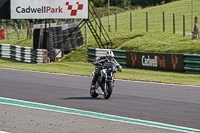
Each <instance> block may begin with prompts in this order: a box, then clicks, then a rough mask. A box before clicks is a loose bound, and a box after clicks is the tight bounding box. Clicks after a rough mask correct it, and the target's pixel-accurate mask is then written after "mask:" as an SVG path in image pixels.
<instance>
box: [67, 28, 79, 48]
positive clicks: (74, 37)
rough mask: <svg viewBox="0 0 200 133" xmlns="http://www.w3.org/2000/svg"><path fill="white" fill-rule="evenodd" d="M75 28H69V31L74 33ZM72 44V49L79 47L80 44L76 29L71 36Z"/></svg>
mask: <svg viewBox="0 0 200 133" xmlns="http://www.w3.org/2000/svg"><path fill="white" fill-rule="evenodd" d="M73 30H74V28H69V32H70V33H72V31H73ZM71 45H72V49H73V50H75V49H77V47H78V45H77V42H76V31H74V32H73V33H72V36H71Z"/></svg>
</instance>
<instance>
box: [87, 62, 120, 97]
mask: <svg viewBox="0 0 200 133" xmlns="http://www.w3.org/2000/svg"><path fill="white" fill-rule="evenodd" d="M121 69H122V67H121V66H119V65H118V66H117V65H116V64H115V63H114V62H108V63H107V65H105V66H102V68H101V71H100V76H99V77H98V79H97V81H96V83H95V85H94V87H90V95H91V97H93V98H96V97H97V96H98V95H103V96H104V98H105V99H109V98H110V96H111V94H112V91H113V87H114V73H116V71H119V72H121ZM92 75H93V76H95V75H94V72H92Z"/></svg>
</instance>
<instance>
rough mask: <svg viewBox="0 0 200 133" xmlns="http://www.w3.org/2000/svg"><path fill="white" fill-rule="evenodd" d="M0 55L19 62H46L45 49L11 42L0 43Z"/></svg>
mask: <svg viewBox="0 0 200 133" xmlns="http://www.w3.org/2000/svg"><path fill="white" fill-rule="evenodd" d="M0 57H1V58H8V59H12V60H16V61H20V62H27V63H37V64H42V63H45V62H48V60H47V59H48V58H47V50H45V49H33V48H31V47H21V46H17V45H11V44H0Z"/></svg>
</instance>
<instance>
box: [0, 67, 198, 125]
mask: <svg viewBox="0 0 200 133" xmlns="http://www.w3.org/2000/svg"><path fill="white" fill-rule="evenodd" d="M169 78H170V77H169ZM91 79H92V78H91V77H84V76H74V75H64V74H63V75H59V74H49V73H40V72H31V71H22V70H11V69H4V68H0V97H6V98H12V99H19V100H25V101H31V102H37V103H44V104H50V105H57V106H61V107H68V108H75V109H80V110H85V111H93V112H99V113H105V114H112V115H117V116H122V117H128V118H135V119H141V120H148V121H154V122H161V123H167V124H172V125H177V126H184V127H189V128H195V129H200V87H197V86H185V85H173V84H159V83H150V82H137V81H125V80H116V81H115V87H114V91H113V94H112V96H111V98H110V99H108V100H104V99H103V97H102V96H99V97H98V98H96V99H94V98H91V97H90V95H89V87H90V82H91Z"/></svg>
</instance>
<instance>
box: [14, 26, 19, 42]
mask: <svg viewBox="0 0 200 133" xmlns="http://www.w3.org/2000/svg"><path fill="white" fill-rule="evenodd" d="M15 30H16V32H17V37H18V40H19V32H18V27H17V24H16V23H15Z"/></svg>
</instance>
